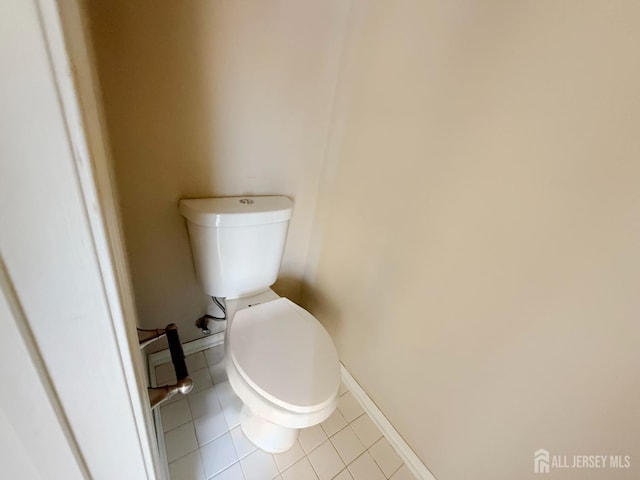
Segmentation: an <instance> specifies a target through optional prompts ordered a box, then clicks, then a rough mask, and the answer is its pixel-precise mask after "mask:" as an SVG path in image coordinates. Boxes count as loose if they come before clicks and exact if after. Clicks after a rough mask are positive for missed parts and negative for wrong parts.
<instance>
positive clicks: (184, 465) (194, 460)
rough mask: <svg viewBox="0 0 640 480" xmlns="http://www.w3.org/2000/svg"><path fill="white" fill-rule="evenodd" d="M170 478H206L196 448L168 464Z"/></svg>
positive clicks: (174, 479)
mask: <svg viewBox="0 0 640 480" xmlns="http://www.w3.org/2000/svg"><path fill="white" fill-rule="evenodd" d="M169 476H170V477H171V480H206V478H207V477H206V475H205V473H204V467H203V466H202V460H201V459H200V451H198V450H196V451H195V452H191V453H190V454H188V455H185V456H184V457H182V458H179V459H178V460H176V461H175V462H172V463H170V464H169Z"/></svg>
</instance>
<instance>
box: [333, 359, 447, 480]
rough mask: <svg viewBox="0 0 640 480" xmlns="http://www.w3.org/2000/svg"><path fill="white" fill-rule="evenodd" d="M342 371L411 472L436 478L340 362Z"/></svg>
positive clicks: (343, 379) (370, 415)
mask: <svg viewBox="0 0 640 480" xmlns="http://www.w3.org/2000/svg"><path fill="white" fill-rule="evenodd" d="M340 372H341V374H342V381H343V382H344V384H345V385H346V386H347V388H348V389H349V390H350V391H351V393H352V394H353V396H354V397H356V399H357V400H358V401H359V402H360V405H362V408H363V409H364V411H365V412H367V414H368V415H369V417H371V420H372V421H373V423H375V424H376V426H377V427H378V428H379V429H380V431H381V432H382V433H383V434H384V436H385V437H386V439H387V441H388V442H389V443H390V444H391V446H392V447H393V449H394V450H395V451H396V453H397V454H398V455H399V456H400V458H401V459H402V460H403V461H404V463H405V465H406V466H407V468H409V470H411V473H413V475H414V476H415V477H416V478H418V479H422V480H436V477H434V476H433V474H432V473H431V472H430V471H429V469H428V468H427V467H426V466H425V464H424V463H422V461H421V460H420V459H419V458H418V456H417V455H416V454H415V452H414V451H413V450H411V447H410V446H409V445H408V444H407V442H405V441H404V440H403V439H402V437H401V436H400V434H399V433H398V431H397V430H396V429H395V428H393V425H391V422H389V420H387V417H385V416H384V414H383V413H382V412H381V411H380V409H379V408H378V407H377V406H376V404H375V403H373V400H371V398H369V395H367V393H366V392H365V391H364V390H363V389H362V387H361V386H360V384H359V383H358V382H356V380H355V378H353V377H352V376H351V374H350V373H349V371H348V370H347V369H346V367H345V366H344V365H343V364H342V363H341V364H340Z"/></svg>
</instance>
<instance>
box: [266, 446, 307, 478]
mask: <svg viewBox="0 0 640 480" xmlns="http://www.w3.org/2000/svg"><path fill="white" fill-rule="evenodd" d="M302 457H304V450H303V449H302V445H300V441H299V440H296V443H294V444H293V447H291V448H290V449H289V450H287V451H286V452H283V453H276V454H274V455H273V459H274V460H275V461H276V465H277V466H278V470H280V471H281V472H284V471H285V470H286V469H287V468H289V467H290V466H291V465H293V464H294V463H296V462H297V461H298V460H300V459H301V458H302ZM285 478H286V477H285Z"/></svg>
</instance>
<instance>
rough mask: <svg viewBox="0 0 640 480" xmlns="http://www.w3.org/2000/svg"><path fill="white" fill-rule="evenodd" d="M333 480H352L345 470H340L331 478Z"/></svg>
mask: <svg viewBox="0 0 640 480" xmlns="http://www.w3.org/2000/svg"><path fill="white" fill-rule="evenodd" d="M333 480H353V477H352V476H351V474H350V473H349V470H347V469H346V468H345V469H344V470H342V471H341V472H340V473H339V474H338V475H336V476H335V477H333Z"/></svg>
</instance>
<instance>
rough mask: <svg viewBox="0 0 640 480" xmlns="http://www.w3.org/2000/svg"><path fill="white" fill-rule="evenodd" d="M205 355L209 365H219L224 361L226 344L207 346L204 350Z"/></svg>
mask: <svg viewBox="0 0 640 480" xmlns="http://www.w3.org/2000/svg"><path fill="white" fill-rule="evenodd" d="M204 356H205V359H206V361H207V365H209V366H212V365H218V364H220V363H224V344H220V345H216V346H215V347H211V348H207V349H206V350H205V351H204Z"/></svg>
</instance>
